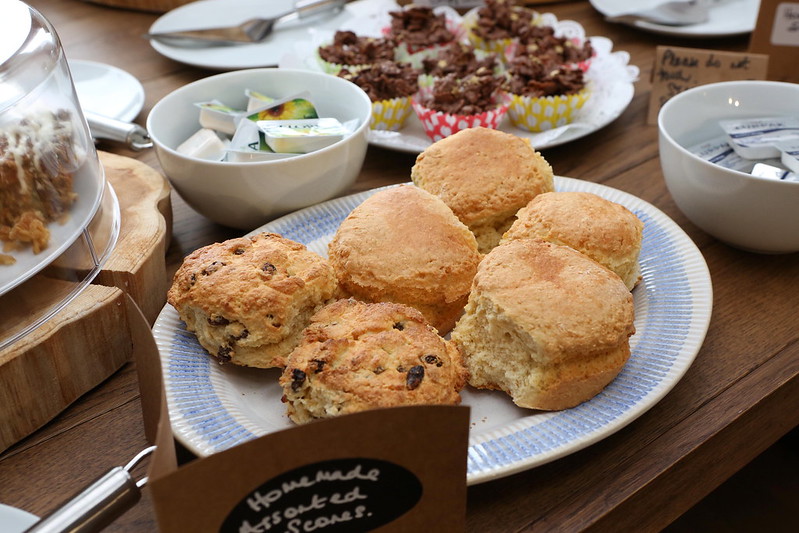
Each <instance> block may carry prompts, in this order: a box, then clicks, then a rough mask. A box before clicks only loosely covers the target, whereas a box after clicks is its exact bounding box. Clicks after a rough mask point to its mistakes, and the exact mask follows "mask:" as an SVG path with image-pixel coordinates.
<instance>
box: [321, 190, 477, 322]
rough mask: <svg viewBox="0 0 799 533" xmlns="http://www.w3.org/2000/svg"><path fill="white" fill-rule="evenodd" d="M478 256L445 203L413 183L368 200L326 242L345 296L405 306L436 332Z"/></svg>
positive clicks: (451, 314)
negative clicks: (412, 308)
mask: <svg viewBox="0 0 799 533" xmlns="http://www.w3.org/2000/svg"><path fill="white" fill-rule="evenodd" d="M481 257H482V256H481V255H480V253H479V252H478V251H477V242H476V240H475V238H474V235H472V233H471V232H470V231H469V229H468V228H467V227H466V226H464V225H463V224H462V223H461V222H460V221H459V220H458V219H457V217H456V216H455V215H454V214H453V213H452V211H451V210H450V209H449V208H448V207H447V206H446V205H445V204H444V202H443V201H441V199H440V198H438V197H436V196H433V195H432V194H430V193H428V192H425V191H424V190H422V189H420V188H418V187H415V186H413V185H400V186H398V187H390V188H387V189H383V190H381V191H378V192H376V193H375V194H373V195H372V196H370V197H369V198H367V199H366V200H365V201H364V202H363V203H362V204H361V205H359V206H358V207H356V208H355V209H353V211H352V212H351V213H350V214H349V216H347V218H346V219H345V220H344V221H343V222H342V223H341V225H340V226H339V228H338V230H337V231H336V234H335V235H334V236H333V239H332V240H331V241H330V244H329V245H328V258H329V261H330V264H331V265H332V266H333V269H334V270H335V272H336V276H337V278H338V281H339V287H340V289H341V291H342V294H343V295H344V296H345V297H349V296H352V297H354V298H357V299H359V300H363V301H366V302H396V303H402V304H406V305H410V306H411V307H414V308H416V309H418V310H419V311H421V312H422V314H423V315H424V316H425V318H426V319H427V321H428V322H429V323H430V324H431V325H433V326H434V327H435V328H436V329H437V330H438V331H439V333H441V334H442V335H444V334H446V333H447V332H448V331H449V330H451V329H452V327H453V326H454V325H455V322H456V321H457V319H458V318H459V317H460V315H461V313H462V312H463V307H464V305H466V300H467V298H468V295H469V288H470V287H471V284H472V278H473V277H474V274H475V272H477V264H478V263H479V262H480V259H481Z"/></svg>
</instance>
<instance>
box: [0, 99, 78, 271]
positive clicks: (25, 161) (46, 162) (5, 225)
mask: <svg viewBox="0 0 799 533" xmlns="http://www.w3.org/2000/svg"><path fill="white" fill-rule="evenodd" d="M72 134H73V130H72V122H71V120H70V115H69V113H68V112H67V111H65V110H60V111H57V112H52V111H43V112H40V113H36V114H31V115H30V116H28V117H25V118H23V119H22V120H21V121H20V122H19V123H18V124H14V125H12V126H10V127H4V128H3V129H0V240H2V241H3V248H4V250H5V251H10V250H16V249H20V248H22V247H25V246H27V245H30V246H31V247H32V249H33V251H34V253H38V252H40V251H41V250H43V249H44V248H46V247H47V245H48V241H49V239H50V232H49V230H48V229H47V224H48V223H50V222H53V221H56V220H59V219H62V218H63V217H64V216H66V214H67V212H68V210H69V208H70V207H71V206H72V204H73V203H74V202H75V200H76V198H77V194H76V193H75V192H74V191H73V188H72V187H73V175H72V172H73V171H74V169H75V168H76V167H77V166H78V156H77V155H76V154H75V152H74V150H73V141H72ZM10 262H11V261H8V260H5V259H4V261H3V263H4V264H8V263H10Z"/></svg>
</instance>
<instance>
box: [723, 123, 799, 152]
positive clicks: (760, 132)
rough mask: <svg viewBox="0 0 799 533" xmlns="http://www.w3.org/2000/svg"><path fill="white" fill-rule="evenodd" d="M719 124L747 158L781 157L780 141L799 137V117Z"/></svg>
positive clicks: (734, 145) (728, 138)
mask: <svg viewBox="0 0 799 533" xmlns="http://www.w3.org/2000/svg"><path fill="white" fill-rule="evenodd" d="M719 125H720V126H721V128H722V129H723V130H724V133H725V134H726V136H727V141H728V142H729V143H730V145H731V146H732V148H733V149H734V150H735V152H736V153H737V154H738V155H740V156H741V157H745V158H747V159H767V158H769V157H780V150H779V148H777V147H776V146H775V145H776V144H777V143H778V142H782V141H788V140H796V139H799V117H764V118H750V119H742V120H722V121H719Z"/></svg>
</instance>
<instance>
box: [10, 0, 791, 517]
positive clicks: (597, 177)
mask: <svg viewBox="0 0 799 533" xmlns="http://www.w3.org/2000/svg"><path fill="white" fill-rule="evenodd" d="M30 3H31V4H32V5H33V6H35V7H37V8H38V9H39V10H40V11H41V12H42V13H44V15H45V16H46V17H47V18H48V19H49V20H50V21H51V22H52V23H53V24H54V25H55V27H56V29H57V31H58V32H59V34H60V36H61V39H62V41H63V44H64V47H65V49H66V53H67V56H68V57H70V58H75V59H90V60H95V61H101V62H106V63H110V64H113V65H116V66H118V67H121V68H123V69H125V70H127V71H129V72H131V73H132V74H133V75H134V76H136V77H137V78H138V79H139V80H141V81H142V83H143V85H144V87H145V90H146V94H147V98H146V103H145V106H144V110H143V111H142V113H141V115H140V116H139V122H140V123H143V122H144V120H145V118H146V116H147V113H148V111H149V109H150V108H151V107H152V106H153V104H154V103H155V102H156V101H158V100H159V99H160V98H161V97H163V96H164V95H165V94H167V93H168V92H170V91H172V90H173V89H175V88H177V87H179V86H181V85H183V84H186V83H188V82H191V81H194V80H196V79H198V78H201V77H205V76H207V75H209V74H212V73H211V72H209V71H204V70H201V69H196V68H190V67H186V66H184V65H181V64H178V63H175V62H173V61H171V60H169V59H166V58H164V57H162V56H160V55H159V54H157V53H156V52H155V51H154V50H153V49H152V48H151V47H150V46H149V45H148V44H147V43H145V42H144V41H143V40H142V39H141V38H140V35H141V34H142V33H144V32H145V31H146V30H147V28H148V27H149V26H150V24H151V23H152V22H153V21H154V20H155V18H156V15H154V14H147V13H141V12H135V11H129V10H122V9H114V8H108V7H103V6H98V5H95V4H90V3H86V2H82V1H79V0H30ZM539 9H540V10H541V11H552V12H553V13H555V14H556V15H557V16H558V18H559V19H572V20H576V21H579V22H580V23H582V24H583V25H584V26H585V28H586V30H587V34H588V35H605V36H607V37H609V38H611V39H612V40H613V42H614V43H615V49H617V50H626V51H628V52H629V53H630V55H631V63H632V64H635V65H637V66H639V67H640V69H641V76H640V80H639V81H638V82H637V83H636V84H635V89H636V91H635V92H636V95H635V98H634V99H633V101H632V103H631V104H630V106H629V108H628V109H627V110H626V111H625V112H624V114H623V115H622V116H621V117H620V118H618V119H617V120H616V121H615V122H613V123H612V124H610V125H609V126H607V127H606V128H604V129H602V130H601V131H599V132H596V133H594V134H591V135H589V136H587V137H585V138H583V139H581V140H577V141H574V142H571V143H568V144H566V145H564V146H561V147H557V148H553V149H548V150H545V151H544V152H543V154H544V156H545V157H546V158H547V160H548V161H549V162H550V163H551V165H552V166H553V168H554V169H555V172H556V174H558V175H562V176H570V177H574V178H580V179H584V180H588V181H593V182H597V183H602V184H605V185H609V186H611V187H615V188H618V189H621V190H624V191H627V192H629V193H632V194H634V195H636V196H638V197H640V198H643V199H644V200H646V201H648V202H650V203H652V204H654V205H655V206H657V207H658V208H660V209H661V210H663V211H664V212H665V213H666V214H667V215H669V216H670V217H672V218H673V219H674V220H675V221H676V222H677V223H678V224H679V225H680V226H681V227H682V228H683V229H684V230H685V231H686V232H687V233H688V235H689V236H690V237H691V238H692V239H693V240H694V241H695V242H696V243H697V245H698V246H699V248H700V249H701V251H702V253H703V254H704V256H705V259H706V260H707V263H708V265H709V268H710V272H711V276H712V280H713V289H714V310H713V317H712V321H711V324H710V329H709V331H708V333H707V337H706V339H705V342H704V345H703V347H702V349H701V351H700V352H699V354H698V356H697V358H696V361H695V363H694V364H693V366H692V367H691V368H690V370H689V371H688V373H687V375H686V376H685V377H684V378H683V379H682V380H681V381H680V382H679V383H678V384H677V386H676V387H675V388H674V389H673V390H672V391H671V392H670V393H669V394H668V395H667V396H666V397H665V398H664V399H663V400H662V401H661V402H659V403H658V404H657V405H656V406H655V407H654V408H652V409H651V410H650V411H649V412H647V413H646V414H645V415H643V416H642V417H640V418H639V419H638V420H636V421H635V422H633V423H632V424H630V425H629V426H627V427H626V428H624V429H622V430H621V431H619V432H618V433H616V434H614V435H612V436H610V437H609V438H606V439H604V440H602V441H601V442H599V443H597V444H595V445H593V446H591V447H589V448H587V449H586V450H583V451H581V452H578V453H575V454H572V455H570V456H567V457H565V458H563V459H560V460H557V461H555V462H553V463H550V464H547V465H544V466H541V467H539V468H535V469H533V470H529V471H526V472H522V473H520V474H516V475H513V476H511V477H507V478H504V479H500V480H497V481H493V482H489V483H485V484H482V485H477V486H474V487H471V488H470V489H469V500H468V517H467V518H468V526H469V530H470V531H480V532H482V531H494V530H498V531H523V530H524V531H527V530H534V531H544V530H558V531H576V530H583V529H589V528H590V529H594V530H614V531H625V530H636V531H643V530H657V529H660V528H662V527H664V526H665V525H667V524H669V523H670V522H671V521H673V520H674V519H675V518H677V517H678V516H679V515H680V514H682V513H683V512H685V511H686V510H687V509H689V508H690V507H691V506H693V505H694V504H695V503H697V502H698V501H699V500H700V499H701V498H702V497H704V496H705V495H706V494H708V493H709V492H711V491H712V490H713V489H715V488H716V487H717V486H718V485H719V484H721V483H722V482H723V481H724V480H725V479H727V478H728V477H729V476H731V475H732V474H733V473H735V472H736V471H737V470H739V469H740V468H741V467H742V466H744V465H745V464H746V463H747V462H749V461H750V460H751V459H753V458H754V457H755V456H757V455H758V454H759V453H760V452H762V451H763V450H765V449H766V448H767V447H769V446H770V445H771V444H773V443H774V442H775V441H776V440H777V439H779V438H780V437H781V436H782V435H784V434H785V433H787V432H788V431H789V430H791V429H792V428H794V427H795V426H796V425H797V423H799V313H797V312H796V303H797V301H799V299H798V298H797V294H799V254H791V255H780V256H768V255H756V254H750V253H745V252H741V251H738V250H735V249H733V248H730V247H728V246H725V245H724V244H721V243H719V242H718V241H716V240H715V239H713V238H711V237H709V236H708V235H706V234H705V233H703V232H702V231H700V230H699V229H697V228H696V227H695V226H694V225H692V224H691V223H690V222H689V221H688V220H687V219H686V218H685V217H684V216H683V215H682V214H681V213H680V211H679V210H678V209H677V207H676V206H675V204H674V202H673V200H672V198H671V196H670V195H669V193H668V191H667V189H666V188H665V185H664V182H663V176H662V174H661V170H660V163H659V161H658V149H657V128H656V127H655V126H651V125H648V124H646V113H647V107H648V98H649V92H650V87H651V83H650V73H651V71H652V65H653V59H654V54H655V47H656V46H657V45H659V44H671V45H675V46H689V47H701V48H713V49H718V50H730V51H743V50H745V49H746V47H747V44H748V43H747V38H746V37H737V38H723V39H713V40H685V39H674V38H668V37H663V36H657V35H653V34H648V33H643V32H640V31H636V30H634V29H630V28H627V27H623V26H619V25H613V24H609V23H606V22H604V21H603V20H602V17H601V16H600V15H599V14H598V13H597V12H596V11H594V10H593V8H592V7H591V6H590V4H589V3H588V2H585V1H572V2H558V3H553V4H544V5H541V6H539ZM101 148H102V149H104V150H108V151H113V152H116V153H119V154H122V155H125V156H129V157H134V158H137V159H139V160H141V161H144V162H146V163H148V164H149V165H151V166H153V167H155V168H159V167H158V161H157V159H156V157H155V153H154V152H153V151H151V150H150V151H144V152H139V153H137V152H131V151H129V150H126V149H124V148H121V147H119V146H112V145H101ZM413 162H414V156H413V155H409V154H404V153H398V152H393V151H389V150H384V149H378V148H374V147H370V148H369V152H368V154H367V158H366V163H365V165H364V168H363V172H362V174H361V177H360V179H359V180H358V181H357V183H356V184H355V186H354V187H353V188H352V191H350V192H354V191H359V190H365V189H369V188H372V187H376V186H380V185H386V184H390V183H397V182H402V181H407V180H408V179H409V173H410V168H411V166H412V165H413ZM173 204H174V237H173V240H172V243H171V246H170V247H169V251H168V257H167V261H168V265H169V269H168V270H169V272H170V273H171V272H173V271H174V269H175V268H176V267H177V265H178V264H179V263H180V261H181V259H182V258H183V256H184V255H185V254H187V253H188V252H190V251H191V250H192V249H194V248H196V247H198V246H202V245H205V244H208V243H211V242H214V241H218V240H222V239H226V238H230V237H233V236H236V235H238V234H239V233H240V232H238V231H234V230H230V229H226V228H223V227H220V226H217V225H215V224H213V223H211V222H209V221H208V220H206V219H205V218H203V217H202V216H200V215H199V214H197V213H195V212H194V211H193V210H192V209H191V208H189V207H188V206H186V204H185V203H183V202H182V200H181V199H180V198H179V197H178V196H177V195H176V194H174V193H173ZM146 444H147V443H146V440H145V437H144V433H143V428H142V420H141V411H140V399H139V392H138V388H137V383H136V374H135V369H134V368H133V365H127V366H126V367H124V368H123V369H122V370H120V371H119V372H118V373H116V374H115V375H114V376H112V377H111V378H110V379H109V380H107V381H106V382H105V383H103V384H102V385H101V386H99V387H98V388H97V389H96V390H93V391H91V392H90V393H89V394H86V395H85V396H84V397H82V398H81V399H80V400H79V401H78V402H76V403H75V404H74V405H73V406H71V407H70V408H69V409H68V410H67V411H65V412H64V413H63V414H62V415H61V416H59V417H58V418H56V419H55V420H53V421H52V423H50V424H48V425H47V426H46V427H44V428H43V429H41V430H40V431H38V432H36V433H35V434H33V435H31V436H30V437H29V438H27V439H25V440H23V441H22V442H20V443H19V444H17V445H15V446H14V447H12V448H11V449H10V450H8V451H6V452H5V453H3V454H2V455H0V502H3V503H6V504H9V505H13V506H16V507H19V508H22V509H25V510H27V511H30V512H32V513H35V514H38V515H43V514H46V513H47V512H49V511H51V510H52V509H54V508H55V507H57V506H58V505H59V504H60V503H61V502H63V501H64V500H65V499H66V498H67V497H69V496H70V495H72V494H73V493H74V492H75V491H76V490H77V489H79V488H81V487H83V486H85V485H86V484H88V483H89V482H90V481H92V480H93V479H94V478H96V477H97V476H99V475H100V474H101V473H103V472H105V471H106V470H107V469H108V468H110V467H111V466H116V465H121V464H124V463H125V462H127V460H128V459H129V458H131V457H132V456H133V455H134V454H135V453H137V452H138V451H139V450H141V449H142V448H144V447H145V446H146ZM0 529H2V528H0ZM110 530H112V531H137V532H139V531H153V530H155V526H154V517H153V508H152V504H151V502H150V500H149V496H148V494H147V491H145V495H144V497H143V500H142V501H141V502H140V503H139V504H138V505H137V506H136V507H135V508H134V509H132V510H130V511H129V512H127V513H126V514H125V515H123V516H122V517H121V518H119V520H118V521H117V522H115V523H114V525H113V526H112V527H111V528H110Z"/></svg>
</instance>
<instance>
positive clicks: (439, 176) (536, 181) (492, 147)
mask: <svg viewBox="0 0 799 533" xmlns="http://www.w3.org/2000/svg"><path fill="white" fill-rule="evenodd" d="M411 179H412V180H413V182H414V183H415V184H416V185H418V186H419V187H421V188H422V189H425V190H426V191H428V192H431V193H433V194H435V195H436V196H438V197H440V198H441V199H442V200H444V203H446V204H447V205H448V206H449V207H450V208H451V209H452V211H453V212H454V213H455V215H456V216H457V217H458V218H459V219H460V220H461V221H462V222H463V223H464V224H466V225H467V226H468V227H469V229H470V230H472V232H473V233H474V234H475V236H476V237H477V243H478V247H479V249H480V251H481V252H482V253H487V252H488V251H490V250H491V248H493V247H494V246H496V245H497V243H499V240H500V238H501V237H502V234H503V233H505V231H507V229H508V228H510V226H511V224H512V223H513V221H514V220H515V216H516V212H517V211H518V210H519V209H521V208H522V207H524V206H525V205H527V203H528V202H529V201H530V200H532V199H533V198H534V197H535V196H537V195H539V194H541V193H544V192H550V191H553V190H555V187H554V177H553V173H552V167H551V166H550V165H549V163H547V161H546V160H545V159H544V158H543V157H542V156H541V154H539V153H538V152H536V151H535V150H534V149H533V147H532V146H530V143H529V142H528V141H527V140H525V139H522V138H520V137H517V136H515V135H512V134H510V133H505V132H502V131H499V130H494V129H491V128H469V129H466V130H462V131H459V132H458V133H456V134H454V135H452V136H450V137H446V138H444V139H442V140H440V141H437V142H435V143H433V144H432V145H430V146H429V147H428V148H427V149H425V150H424V151H423V152H422V153H421V154H419V156H418V157H417V158H416V163H415V164H414V166H413V168H412V169H411Z"/></svg>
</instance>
